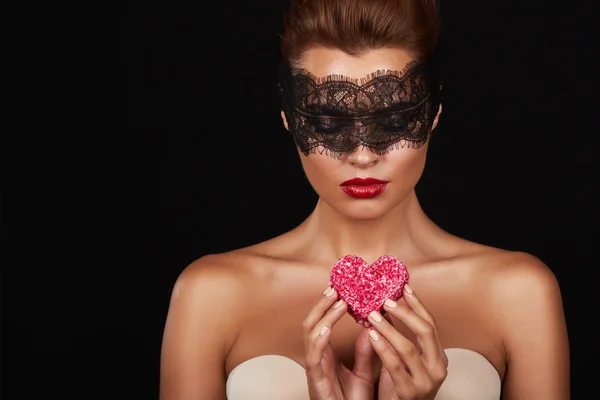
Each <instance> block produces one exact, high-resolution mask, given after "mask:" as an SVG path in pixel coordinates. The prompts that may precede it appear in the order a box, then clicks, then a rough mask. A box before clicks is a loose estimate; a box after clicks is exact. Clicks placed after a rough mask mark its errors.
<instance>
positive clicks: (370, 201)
mask: <svg viewBox="0 0 600 400" xmlns="http://www.w3.org/2000/svg"><path fill="white" fill-rule="evenodd" d="M413 60H414V59H413V58H412V57H411V56H410V54H409V53H408V52H406V51H404V50H401V49H380V50H375V51H370V52H368V53H366V54H364V55H361V56H360V57H352V56H350V55H348V54H346V53H344V52H341V51H339V50H335V49H328V48H322V47H319V48H313V49H311V50H309V51H307V52H306V53H305V54H304V56H303V57H302V59H301V60H300V65H299V67H301V68H302V69H304V70H306V71H307V72H308V73H310V74H311V75H312V76H314V77H317V78H321V77H326V76H330V75H338V76H339V75H343V76H344V77H348V78H355V79H361V78H365V77H367V76H370V75H371V74H372V73H374V72H376V71H382V70H383V71H390V70H391V71H401V70H403V69H404V67H405V66H406V65H407V64H408V63H410V62H411V61H413ZM440 111H441V107H440ZM282 117H283V119H284V124H285V126H286V128H288V124H287V121H286V120H285V115H284V114H283V113H282ZM438 118H439V112H438V113H437V116H436V118H435V121H434V122H433V128H435V126H436V125H437V122H438ZM433 128H432V129H433ZM316 150H317V151H315V152H314V154H313V153H311V154H309V155H308V156H307V155H305V154H303V153H302V152H299V153H300V159H301V161H302V165H303V167H304V171H305V173H306V176H307V178H308V180H309V181H310V183H311V184H312V186H313V188H314V189H315V191H316V192H317V194H318V195H319V197H320V199H321V201H323V202H325V203H326V204H327V205H328V206H330V207H331V208H333V209H335V210H336V211H338V212H339V213H341V214H342V215H346V216H348V217H350V218H353V219H358V220H373V219H378V218H381V217H384V216H386V215H387V214H388V213H390V211H392V210H393V209H394V208H396V207H397V206H398V205H400V204H401V203H402V201H403V200H404V199H405V198H406V196H407V195H408V194H409V193H411V192H412V190H413V189H414V187H415V186H416V184H417V182H418V180H419V179H420V177H421V174H422V173H423V169H424V166H425V158H426V152H427V143H425V145H423V146H421V147H418V148H414V147H411V146H404V147H402V146H395V147H394V148H393V149H392V150H391V151H389V152H387V153H385V154H383V155H378V154H376V153H375V152H372V151H371V150H369V149H368V148H366V147H363V146H359V147H357V148H356V149H355V150H354V151H353V152H350V153H343V154H342V155H341V156H340V157H331V156H330V155H328V153H329V152H328V151H326V149H323V148H317V149H316ZM354 178H374V179H378V180H381V181H385V182H387V183H384V184H375V185H366V186H363V185H348V184H344V183H345V182H347V181H348V180H350V179H354ZM366 183H367V184H368V183H369V182H366Z"/></svg>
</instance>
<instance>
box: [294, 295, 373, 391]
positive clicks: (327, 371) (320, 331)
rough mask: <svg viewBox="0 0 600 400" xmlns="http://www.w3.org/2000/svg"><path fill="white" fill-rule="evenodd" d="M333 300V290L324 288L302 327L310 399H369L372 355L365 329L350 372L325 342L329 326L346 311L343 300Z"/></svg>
mask: <svg viewBox="0 0 600 400" xmlns="http://www.w3.org/2000/svg"><path fill="white" fill-rule="evenodd" d="M337 298H338V296H337V293H336V292H335V290H334V289H332V288H328V289H327V290H326V291H325V292H324V293H323V295H322V296H321V297H319V299H318V300H317V302H316V304H315V306H314V307H313V308H312V310H311V311H310V313H309V314H308V316H307V317H306V319H305V320H304V323H303V325H302V327H303V330H304V347H305V351H306V358H305V369H306V377H307V379H308V391H309V394H310V399H311V400H371V399H373V398H374V394H375V385H374V376H373V373H374V371H373V360H374V358H375V352H374V351H373V347H372V346H371V343H370V341H369V339H368V330H367V329H363V330H362V331H361V333H360V335H359V337H358V339H357V341H356V349H355V356H354V357H355V361H354V369H353V370H352V371H350V370H349V369H348V368H346V367H345V366H344V365H343V364H342V363H341V362H340V361H339V360H338V358H337V357H336V355H335V353H334V351H333V347H332V346H331V344H330V342H329V338H330V337H331V330H332V328H333V326H334V325H335V323H336V322H337V321H339V320H340V318H342V316H344V314H346V311H347V309H348V306H347V305H346V303H345V302H344V301H343V300H339V301H337V302H336V300H337Z"/></svg>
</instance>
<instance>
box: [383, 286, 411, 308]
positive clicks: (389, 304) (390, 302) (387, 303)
mask: <svg viewBox="0 0 600 400" xmlns="http://www.w3.org/2000/svg"><path fill="white" fill-rule="evenodd" d="M404 287H406V286H404ZM383 304H384V305H385V306H386V307H389V308H394V307H396V306H397V305H398V303H396V302H395V301H393V300H390V299H387V300H386V301H385V302H384V303H383Z"/></svg>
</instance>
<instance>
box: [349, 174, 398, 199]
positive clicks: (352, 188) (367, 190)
mask: <svg viewBox="0 0 600 400" xmlns="http://www.w3.org/2000/svg"><path fill="white" fill-rule="evenodd" d="M387 184H388V182H387V181H382V180H381V179H375V178H353V179H349V180H347V181H345V182H343V183H342V184H341V185H340V188H341V189H342V190H343V191H344V192H345V193H346V194H347V195H349V196H351V197H354V198H356V199H372V198H374V197H377V196H379V195H380V194H381V193H383V191H384V190H385V188H386V187H387Z"/></svg>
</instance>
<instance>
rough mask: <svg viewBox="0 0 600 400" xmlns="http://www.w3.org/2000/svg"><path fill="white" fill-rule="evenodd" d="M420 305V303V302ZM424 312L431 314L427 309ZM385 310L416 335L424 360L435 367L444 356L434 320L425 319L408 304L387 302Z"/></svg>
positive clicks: (384, 306)
mask: <svg viewBox="0 0 600 400" xmlns="http://www.w3.org/2000/svg"><path fill="white" fill-rule="evenodd" d="M419 303H420V302H419ZM421 307H422V308H423V310H424V312H425V313H427V314H429V313H428V312H427V310H425V307H423V306H422V305H421ZM383 308H384V310H385V311H386V312H387V313H388V314H390V315H392V316H393V317H394V318H396V319H398V320H399V321H401V322H402V323H404V324H405V325H406V326H407V327H408V328H409V329H410V330H411V331H413V332H414V333H415V336H416V338H417V343H418V344H419V347H420V348H421V351H422V353H423V358H424V361H425V363H426V364H427V365H428V366H432V365H434V363H436V362H438V361H439V360H440V358H442V355H443V349H442V345H441V343H440V341H439V338H438V335H437V330H436V328H435V324H434V323H432V322H430V321H433V318H429V319H425V318H423V317H422V315H423V314H421V315H419V314H418V313H417V312H416V311H414V310H413V309H411V308H410V307H409V306H408V304H402V303H396V302H395V301H392V300H386V302H385V303H384V305H383Z"/></svg>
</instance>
